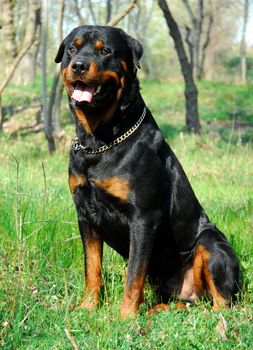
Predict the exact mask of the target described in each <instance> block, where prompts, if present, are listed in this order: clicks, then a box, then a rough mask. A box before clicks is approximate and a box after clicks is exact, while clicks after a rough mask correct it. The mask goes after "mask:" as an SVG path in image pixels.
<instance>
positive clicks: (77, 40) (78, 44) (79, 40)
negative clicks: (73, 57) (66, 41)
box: [75, 38, 83, 46]
mask: <svg viewBox="0 0 253 350" xmlns="http://www.w3.org/2000/svg"><path fill="white" fill-rule="evenodd" d="M75 44H76V46H81V45H82V44H83V40H82V39H79V38H78V39H76V40H75Z"/></svg>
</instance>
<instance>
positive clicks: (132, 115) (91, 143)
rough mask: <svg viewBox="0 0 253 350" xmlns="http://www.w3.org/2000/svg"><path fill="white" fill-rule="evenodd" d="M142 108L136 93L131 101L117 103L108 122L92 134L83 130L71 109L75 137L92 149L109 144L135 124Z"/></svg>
mask: <svg viewBox="0 0 253 350" xmlns="http://www.w3.org/2000/svg"><path fill="white" fill-rule="evenodd" d="M144 106H145V103H144V101H143V99H142V97H141V94H140V93H139V91H138V92H137V93H136V94H135V95H134V96H132V99H131V100H130V99H129V101H125V103H124V104H122V102H121V103H119V104H118V106H117V108H116V110H115V112H114V114H113V116H112V118H111V119H110V121H108V122H106V123H101V124H99V125H98V126H97V128H96V129H95V130H94V132H92V133H90V132H87V131H86V130H85V129H84V127H83V125H82V124H81V123H80V121H79V119H78V118H77V117H76V115H75V112H74V109H73V108H71V109H72V111H73V113H74V115H75V119H76V135H77V137H78V140H79V142H80V143H81V144H82V145H84V146H86V147H92V148H94V147H100V146H102V145H104V144H109V143H110V142H112V141H113V140H114V139H115V138H117V137H118V136H120V135H122V134H123V133H125V132H126V131H127V130H128V129H130V128H131V127H132V126H133V125H134V124H135V123H136V122H137V120H138V119H139V118H140V116H141V114H142V113H143V108H144ZM70 107H71V106H70Z"/></svg>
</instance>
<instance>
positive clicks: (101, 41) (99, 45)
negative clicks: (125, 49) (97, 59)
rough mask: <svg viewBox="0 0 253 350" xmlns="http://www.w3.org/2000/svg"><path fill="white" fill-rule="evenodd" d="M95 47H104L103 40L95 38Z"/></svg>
mask: <svg viewBox="0 0 253 350" xmlns="http://www.w3.org/2000/svg"><path fill="white" fill-rule="evenodd" d="M95 48H96V49H97V50H102V49H103V48H104V42H103V40H97V41H96V43H95Z"/></svg>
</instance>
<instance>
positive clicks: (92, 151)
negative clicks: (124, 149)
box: [72, 107, 146, 154]
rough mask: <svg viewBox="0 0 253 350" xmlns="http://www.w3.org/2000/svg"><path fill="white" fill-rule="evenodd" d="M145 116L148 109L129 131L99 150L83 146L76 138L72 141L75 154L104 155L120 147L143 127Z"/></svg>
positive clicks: (144, 110)
mask: <svg viewBox="0 0 253 350" xmlns="http://www.w3.org/2000/svg"><path fill="white" fill-rule="evenodd" d="M145 116H146V107H144V109H143V112H142V115H141V117H140V118H139V119H138V120H137V122H136V123H135V124H134V125H133V126H132V127H131V128H130V129H129V130H127V131H126V132H125V133H124V134H123V135H121V136H119V137H117V138H116V139H115V140H113V141H112V142H110V143H109V144H108V145H103V146H101V147H99V148H97V149H93V148H91V147H85V146H83V145H82V144H81V143H80V142H79V140H78V137H77V136H76V137H75V139H74V140H73V141H72V147H73V150H74V151H75V152H77V151H83V152H85V153H87V154H99V153H104V152H106V151H108V150H109V149H110V148H112V147H114V146H116V145H118V144H119V143H121V142H122V141H124V140H126V139H127V138H128V137H129V136H130V135H132V134H133V133H134V132H135V131H136V130H137V129H138V127H139V126H140V125H141V123H142V122H143V120H144V118H145Z"/></svg>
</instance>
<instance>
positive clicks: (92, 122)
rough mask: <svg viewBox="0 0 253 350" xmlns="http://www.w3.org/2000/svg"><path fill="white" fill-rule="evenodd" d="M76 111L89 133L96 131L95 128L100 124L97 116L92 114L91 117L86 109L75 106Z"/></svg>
mask: <svg viewBox="0 0 253 350" xmlns="http://www.w3.org/2000/svg"><path fill="white" fill-rule="evenodd" d="M74 111H75V114H76V116H77V118H78V120H79V121H80V123H81V125H82V127H83V128H84V130H85V131H86V132H87V133H88V134H91V133H92V132H94V130H95V129H96V127H97V126H98V124H99V121H98V120H97V118H95V117H92V116H91V117H90V116H89V115H87V114H86V113H85V112H84V111H82V110H81V109H78V108H75V109H74Z"/></svg>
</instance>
